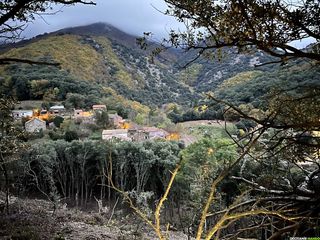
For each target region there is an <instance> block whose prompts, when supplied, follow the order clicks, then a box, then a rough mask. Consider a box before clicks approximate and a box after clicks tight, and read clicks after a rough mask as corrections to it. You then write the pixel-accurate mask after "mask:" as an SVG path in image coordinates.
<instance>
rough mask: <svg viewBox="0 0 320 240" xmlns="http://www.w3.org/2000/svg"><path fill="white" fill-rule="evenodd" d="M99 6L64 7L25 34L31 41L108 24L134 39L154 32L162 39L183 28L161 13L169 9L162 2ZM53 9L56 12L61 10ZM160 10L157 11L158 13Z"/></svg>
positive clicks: (119, 0)
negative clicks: (57, 32)
mask: <svg viewBox="0 0 320 240" xmlns="http://www.w3.org/2000/svg"><path fill="white" fill-rule="evenodd" d="M96 3H97V5H96V6H88V5H76V6H71V7H63V8H62V9H61V12H58V13H56V14H54V15H43V16H41V17H38V18H37V19H36V20H35V21H34V22H33V23H30V24H29V25H28V27H27V29H26V30H25V32H24V36H25V37H32V36H35V35H37V34H41V33H44V32H51V31H55V30H58V29H61V28H65V27H72V26H80V25H85V24H90V23H94V22H106V23H110V24H111V25H114V26H115V27H118V28H120V29H121V30H123V31H126V32H128V33H131V34H134V35H141V34H142V33H143V32H147V31H151V32H153V33H154V34H155V37H156V38H158V39H161V38H163V37H165V36H166V35H167V32H168V31H169V30H170V29H172V28H173V29H178V28H183V25H182V24H181V23H179V22H177V21H176V20H175V19H174V18H173V17H169V16H165V15H164V14H162V13H161V12H159V11H158V10H160V11H164V10H165V9H166V4H165V3H164V1H163V0H96ZM60 8H61V6H60V7H54V11H57V10H60ZM157 9H158V10H157Z"/></svg>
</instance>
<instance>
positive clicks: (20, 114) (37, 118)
mask: <svg viewBox="0 0 320 240" xmlns="http://www.w3.org/2000/svg"><path fill="white" fill-rule="evenodd" d="M106 109H107V107H106V105H93V106H92V111H84V110H82V109H74V110H73V113H67V111H66V109H65V107H64V106H62V105H56V106H52V107H50V108H49V110H45V109H42V110H38V109H34V110H13V111H12V116H13V118H14V119H15V120H21V119H22V118H24V119H28V120H27V121H26V122H25V129H26V131H27V132H39V131H41V130H46V127H47V123H46V120H48V119H50V118H54V117H56V116H61V117H66V116H69V117H70V118H73V119H74V120H76V121H81V122H84V123H95V119H94V112H95V111H100V110H106ZM109 120H110V121H111V122H112V123H113V125H114V126H115V127H116V128H120V127H121V126H122V125H123V124H124V123H125V121H124V120H123V119H122V117H121V116H119V115H118V114H109Z"/></svg>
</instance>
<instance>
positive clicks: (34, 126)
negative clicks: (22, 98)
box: [25, 118, 46, 132]
mask: <svg viewBox="0 0 320 240" xmlns="http://www.w3.org/2000/svg"><path fill="white" fill-rule="evenodd" d="M25 128H26V131H27V132H39V131H40V130H41V129H42V130H46V122H45V121H43V120H41V119H39V118H33V119H31V120H29V121H28V122H26V123H25Z"/></svg>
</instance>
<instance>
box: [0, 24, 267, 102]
mask: <svg viewBox="0 0 320 240" xmlns="http://www.w3.org/2000/svg"><path fill="white" fill-rule="evenodd" d="M150 45H151V48H152V47H157V46H158V45H157V44H156V43H150ZM1 49H2V55H3V56H8V57H19V58H28V59H33V60H42V61H52V62H58V63H60V64H61V65H60V67H59V68H56V67H50V66H35V65H33V66H32V65H26V64H12V65H10V66H6V67H2V68H1V69H0V71H1V75H2V79H3V81H1V85H0V90H1V91H6V92H8V91H9V92H11V93H12V94H13V95H16V96H17V97H18V98H19V99H20V100H29V99H36V100H37V99H41V98H47V99H56V100H57V101H63V100H65V98H66V97H67V94H68V93H76V94H82V95H84V96H87V95H88V96H89V95H90V96H91V97H90V98H91V99H96V100H95V101H98V100H97V98H104V97H110V96H114V97H116V98H119V97H121V98H122V99H126V100H128V101H136V102H139V103H141V104H143V105H145V106H149V107H150V106H161V105H163V104H166V103H178V104H180V105H185V106H187V105H189V104H190V103H191V102H195V101H197V100H198V99H200V98H201V97H202V96H201V94H202V93H203V92H207V91H214V90H215V89H216V88H217V87H218V86H219V85H220V84H221V83H222V82H223V81H224V80H226V79H228V78H230V77H233V76H235V75H237V74H238V73H241V72H247V71H253V70H256V69H255V67H254V65H255V64H257V63H260V62H265V61H268V60H270V58H269V57H267V56H266V55H264V54H263V53H261V52H256V53H254V54H252V55H250V56H249V55H243V54H241V55H239V54H237V52H235V50H234V49H224V50H223V52H215V53H214V58H211V59H205V58H201V59H198V60H197V61H194V62H192V64H190V65H188V67H186V68H183V66H185V65H187V64H188V63H190V62H191V61H192V60H193V59H194V58H195V56H196V55H197V52H195V51H190V52H187V53H184V52H182V51H181V50H169V51H166V52H164V53H162V54H161V55H159V56H158V57H156V58H155V61H154V62H153V61H151V58H150V50H148V51H143V50H141V49H140V47H139V46H137V45H136V36H132V35H129V34H127V33H125V32H123V31H121V30H119V29H117V28H115V27H113V26H111V25H109V24H106V23H95V24H91V25H87V26H79V27H72V28H66V29H61V30H59V31H56V32H52V33H47V34H42V35H39V36H37V37H35V38H33V39H30V40H28V41H22V42H19V43H17V44H14V45H5V46H1ZM270 69H272V67H271V68H270V67H264V68H260V69H259V70H260V71H262V72H263V71H270ZM94 97H95V98H94Z"/></svg>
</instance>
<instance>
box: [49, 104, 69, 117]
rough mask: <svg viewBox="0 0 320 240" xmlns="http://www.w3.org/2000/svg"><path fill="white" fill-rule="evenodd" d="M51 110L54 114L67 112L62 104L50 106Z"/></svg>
mask: <svg viewBox="0 0 320 240" xmlns="http://www.w3.org/2000/svg"><path fill="white" fill-rule="evenodd" d="M49 111H50V113H51V114H53V115H59V114H62V113H64V112H65V108H64V106H62V105H55V106H52V107H50V109H49Z"/></svg>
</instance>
